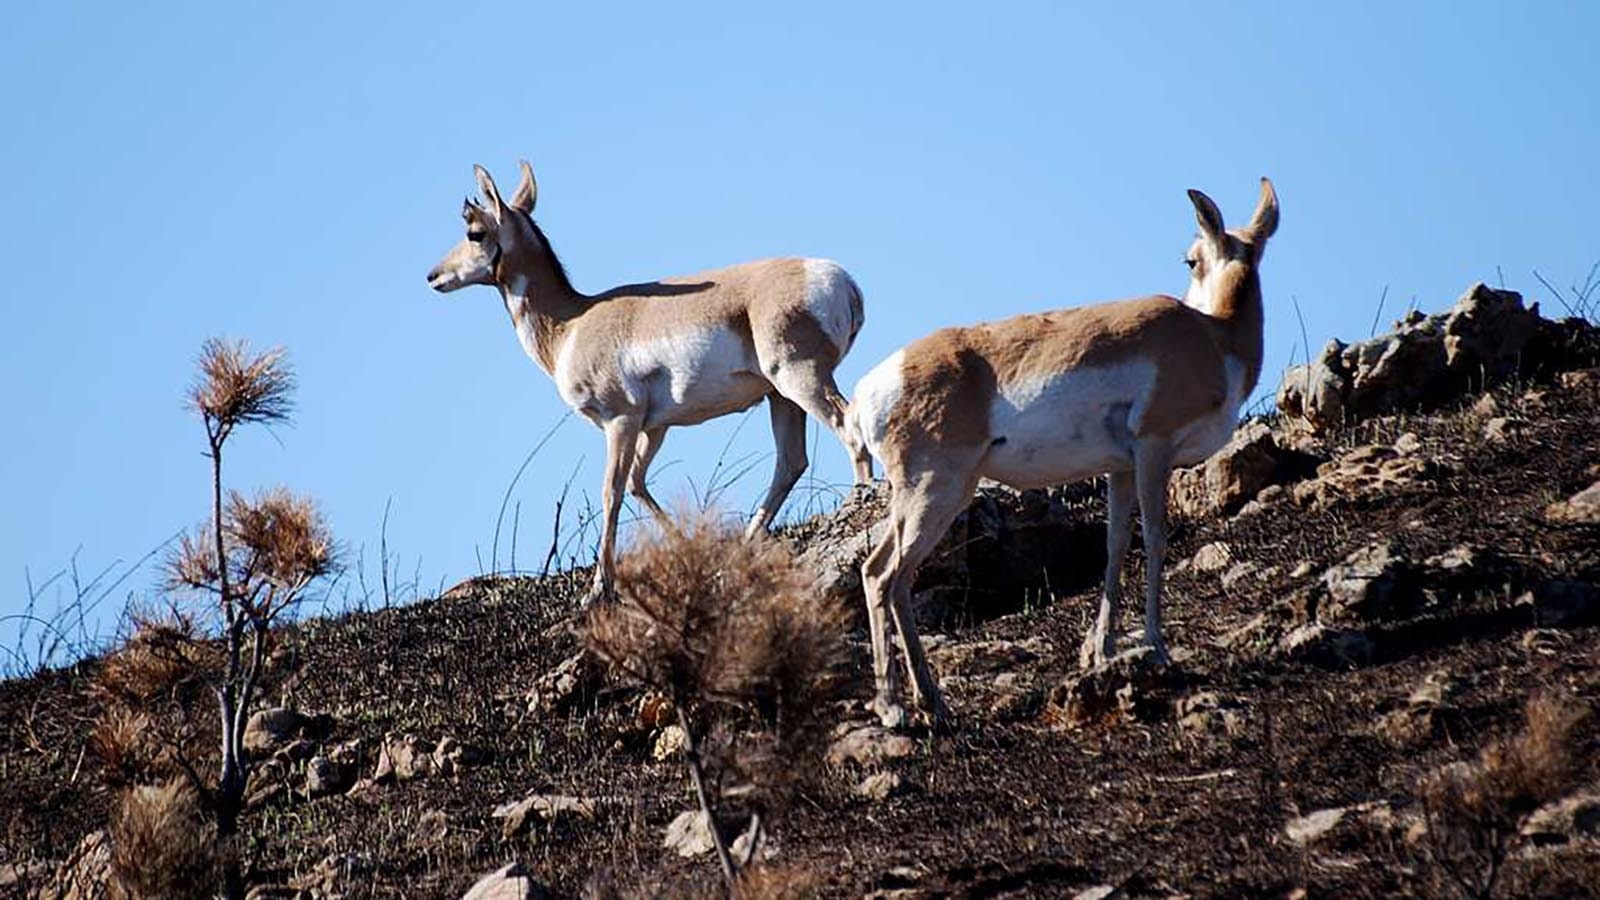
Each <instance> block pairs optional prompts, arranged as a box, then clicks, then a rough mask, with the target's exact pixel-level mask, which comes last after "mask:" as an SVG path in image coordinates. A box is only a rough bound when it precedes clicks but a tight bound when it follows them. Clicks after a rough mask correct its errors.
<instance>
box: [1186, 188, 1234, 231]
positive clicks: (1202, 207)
mask: <svg viewBox="0 0 1600 900" xmlns="http://www.w3.org/2000/svg"><path fill="white" fill-rule="evenodd" d="M1189 202H1190V203H1193V204H1194V217H1195V218H1196V219H1197V220H1199V222H1200V231H1201V233H1203V234H1204V235H1205V236H1206V237H1208V238H1210V239H1211V240H1213V241H1219V242H1220V241H1221V240H1222V236H1223V235H1224V234H1226V233H1227V229H1226V228H1224V227H1223V225H1222V210H1220V209H1217V204H1215V203H1213V202H1212V201H1211V198H1210V197H1207V196H1206V195H1205V194H1203V193H1201V192H1200V191H1197V190H1195V189H1193V188H1190V189H1189Z"/></svg>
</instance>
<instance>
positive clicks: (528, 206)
mask: <svg viewBox="0 0 1600 900" xmlns="http://www.w3.org/2000/svg"><path fill="white" fill-rule="evenodd" d="M517 165H518V166H520V167H521V168H522V183H521V184H518V185H517V192H516V193H515V194H512V195H511V208H512V209H514V210H517V211H518V212H523V213H530V214H531V213H532V212H533V204H535V203H537V202H538V201H539V182H537V181H534V180H533V167H532V166H530V165H528V161H527V160H525V159H519V160H517Z"/></svg>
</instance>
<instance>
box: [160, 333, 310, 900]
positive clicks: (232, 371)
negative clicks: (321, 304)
mask: <svg viewBox="0 0 1600 900" xmlns="http://www.w3.org/2000/svg"><path fill="white" fill-rule="evenodd" d="M199 369H200V372H199V377H198V378H197V380H196V381H195V384H194V386H193V388H192V389H191V391H190V394H189V404H190V406H191V408H192V409H193V410H194V411H195V412H196V413H198V414H199V416H200V420H201V422H202V424H204V426H205V432H206V442H207V448H208V453H207V456H208V457H209V458H210V460H211V519H210V521H209V522H207V523H205V524H204V525H202V526H201V527H200V528H199V529H197V530H196V531H195V532H194V533H193V534H190V535H185V536H184V537H183V538H182V539H181V540H180V542H179V544H178V547H177V549H176V550H175V551H174V553H173V554H172V556H171V557H170V559H169V560H168V564H167V581H168V587H169V588H170V589H186V590H188V591H190V592H193V593H195V594H197V595H199V596H201V597H204V598H206V600H207V601H208V603H209V604H212V605H213V606H212V608H214V609H215V610H216V611H217V613H218V614H219V617H220V630H221V638H222V640H221V654H220V655H221V660H220V662H219V663H218V664H217V666H216V667H215V668H214V669H213V670H212V671H210V672H208V673H207V680H208V682H209V684H210V686H211V688H212V691H213V692H214V693H215V695H216V700H217V712H218V718H219V726H220V727H219V740H220V751H221V752H220V772H219V775H218V778H217V784H216V786H215V789H214V790H212V791H211V792H210V794H211V796H210V797H209V798H208V799H209V800H210V803H209V806H210V808H211V809H212V810H213V811H214V814H215V817H216V828H217V838H218V840H219V842H221V843H224V844H227V843H229V842H230V840H231V839H232V838H233V836H234V835H235V834H236V833H237V832H238V819H239V814H240V812H241V810H242V808H243V805H244V796H245V788H246V787H247V785H248V782H249V774H250V758H249V755H248V754H247V753H246V752H245V749H244V730H245V725H246V723H247V721H248V718H249V715H250V707H251V704H252V702H253V701H254V700H255V696H256V692H257V689H258V687H259V686H260V683H261V678H262V676H263V665H264V663H265V660H266V652H267V643H268V639H269V636H270V632H271V628H272V625H273V623H274V622H275V621H276V620H277V619H278V618H279V617H280V616H282V615H283V614H284V613H285V612H286V611H287V610H289V609H292V608H293V607H294V606H295V605H296V604H298V603H299V602H300V601H301V600H302V599H304V598H305V596H306V593H307V591H308V590H310V589H311V588H312V586H313V585H314V584H316V583H317V581H318V580H319V579H321V578H323V577H324V576H326V575H328V574H329V573H330V572H331V571H332V570H333V568H334V566H335V562H336V560H335V548H334V543H333V538H332V536H331V534H330V533H329V530H328V527H327V525H326V523H325V522H324V520H323V518H322V515H321V513H320V512H319V511H318V510H317V507H316V505H315V504H314V503H313V502H312V501H310V500H309V499H306V498H302V497H297V496H295V495H294V494H292V493H290V492H289V491H288V490H286V489H283V488H276V489H273V490H269V491H266V492H263V493H261V494H258V495H256V496H254V497H246V496H244V495H242V494H239V493H237V492H229V494H228V495H227V497H226V498H225V497H224V492H223V478H222V461H223V450H224V448H225V446H226V445H227V442H228V439H229V438H230V437H231V436H232V435H233V433H234V431H235V430H236V429H237V428H238V427H239V426H241V425H252V424H259V425H273V424H277V423H282V422H286V421H288V419H289V415H290V413H291V411H292V409H293V404H292V401H291V397H290V394H291V392H292V390H293V388H294V377H293V374H292V373H291V371H290V370H289V367H288V365H287V363H286V361H285V359H284V354H283V351H282V350H277V349H274V350H268V351H265V352H263V353H258V354H252V353H251V352H250V350H249V348H248V346H247V345H246V344H244V343H243V342H229V341H223V340H216V339H213V340H210V341H207V342H206V344H205V345H204V347H203V348H202V349H201V352H200V360H199ZM225 860H226V861H225V864H224V867H223V868H224V874H223V892H224V894H225V895H226V896H228V897H242V896H243V892H244V886H243V881H242V877H241V874H240V870H239V866H238V864H237V859H236V857H235V856H234V854H225Z"/></svg>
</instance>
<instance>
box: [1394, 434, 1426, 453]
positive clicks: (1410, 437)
mask: <svg viewBox="0 0 1600 900" xmlns="http://www.w3.org/2000/svg"><path fill="white" fill-rule="evenodd" d="M1421 449H1422V438H1419V437H1417V433H1416V432H1415V431H1408V432H1406V433H1405V434H1402V435H1400V436H1399V437H1398V438H1395V441H1394V450H1395V452H1396V453H1398V454H1400V455H1401V456H1410V455H1411V454H1413V453H1416V452H1417V451H1418V450H1421Z"/></svg>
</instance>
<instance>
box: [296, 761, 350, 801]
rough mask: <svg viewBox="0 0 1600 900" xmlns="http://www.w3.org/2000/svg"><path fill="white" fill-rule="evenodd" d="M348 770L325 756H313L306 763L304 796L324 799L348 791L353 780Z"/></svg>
mask: <svg viewBox="0 0 1600 900" xmlns="http://www.w3.org/2000/svg"><path fill="white" fill-rule="evenodd" d="M353 774H354V773H352V772H351V771H350V769H349V768H347V767H345V766H341V765H339V764H338V763H336V762H334V761H333V760H331V759H329V758H328V757H326V756H313V757H311V759H310V760H309V761H307V762H306V795H307V796H309V797H326V796H327V795H329V794H339V793H343V792H344V791H346V790H349V788H350V783H351V782H352V781H353V780H354V778H353Z"/></svg>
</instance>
